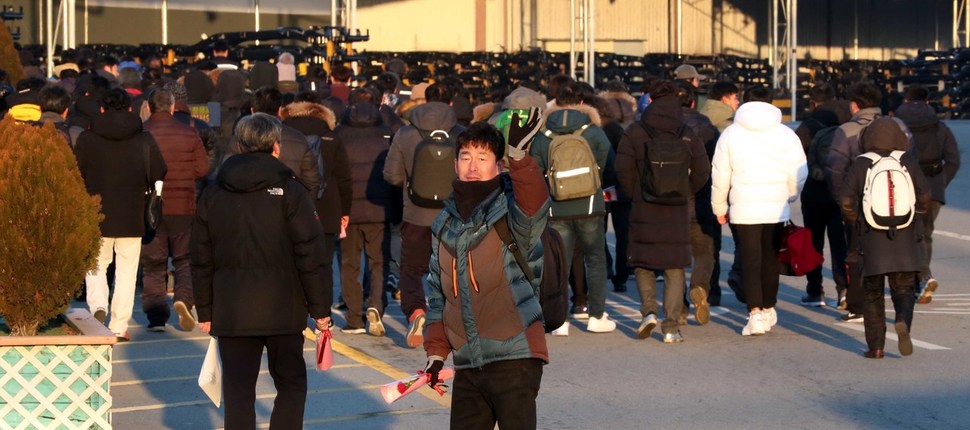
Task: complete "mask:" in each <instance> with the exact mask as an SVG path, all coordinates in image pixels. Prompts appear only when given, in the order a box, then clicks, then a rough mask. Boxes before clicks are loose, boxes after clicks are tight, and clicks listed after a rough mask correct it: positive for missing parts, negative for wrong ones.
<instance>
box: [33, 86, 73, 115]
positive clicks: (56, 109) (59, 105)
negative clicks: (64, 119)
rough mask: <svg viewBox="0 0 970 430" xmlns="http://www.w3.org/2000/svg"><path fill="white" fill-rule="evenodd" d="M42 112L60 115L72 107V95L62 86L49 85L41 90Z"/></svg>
mask: <svg viewBox="0 0 970 430" xmlns="http://www.w3.org/2000/svg"><path fill="white" fill-rule="evenodd" d="M39 95H40V111H41V112H53V113H56V114H58V115H60V114H62V113H64V110H65V109H67V108H69V107H71V94H70V93H68V92H67V90H66V89H64V87H62V86H60V85H48V86H46V87H44V88H42V89H41V90H40V94H39Z"/></svg>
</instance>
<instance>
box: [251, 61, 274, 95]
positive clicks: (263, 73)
mask: <svg viewBox="0 0 970 430" xmlns="http://www.w3.org/2000/svg"><path fill="white" fill-rule="evenodd" d="M279 76H280V75H279V69H277V68H276V66H274V65H272V64H269V63H268V62H266V61H257V62H256V63H255V64H253V68H252V70H250V71H249V88H250V89H251V90H253V91H256V90H257V89H259V88H261V87H267V86H268V87H273V88H276V83H277V82H279V80H280V79H279Z"/></svg>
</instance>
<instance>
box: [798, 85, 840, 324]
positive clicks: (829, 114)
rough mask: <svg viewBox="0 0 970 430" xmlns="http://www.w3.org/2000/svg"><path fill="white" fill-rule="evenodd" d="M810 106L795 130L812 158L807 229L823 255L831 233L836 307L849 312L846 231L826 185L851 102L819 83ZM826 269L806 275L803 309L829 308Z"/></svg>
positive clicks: (804, 212) (804, 202)
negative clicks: (832, 153)
mask: <svg viewBox="0 0 970 430" xmlns="http://www.w3.org/2000/svg"><path fill="white" fill-rule="evenodd" d="M809 97H810V100H809V104H810V105H811V108H812V113H811V114H810V116H809V117H808V119H806V120H805V121H802V123H801V124H800V125H799V126H798V128H797V129H795V135H797V136H798V138H799V140H801V142H802V148H803V149H804V150H805V157H806V158H807V159H808V179H807V180H806V181H805V188H803V189H802V195H801V203H802V205H801V208H802V220H804V222H805V228H807V229H809V230H810V231H811V232H812V245H813V246H814V247H815V250H816V251H818V252H819V253H820V254H821V253H822V252H823V251H824V248H825V237H826V232H828V239H829V261H831V263H832V278H833V279H834V281H835V291H836V296H837V298H836V306H838V307H839V309H845V292H846V288H847V285H848V279H847V278H846V275H845V256H846V247H847V245H846V242H845V228H844V227H843V226H842V212H841V211H840V210H839V205H838V203H836V201H835V197H833V196H832V193H831V191H830V190H829V187H828V185H827V184H826V183H825V172H826V169H827V167H828V164H827V160H828V152H829V150H830V149H831V148H832V139H833V137H834V136H835V131H836V130H838V129H839V126H840V125H842V124H844V123H845V122H846V121H848V120H849V117H850V114H849V106H848V102H846V101H844V100H836V99H835V90H834V89H833V88H832V86H831V85H829V84H826V83H819V84H816V85H815V86H814V87H812V89H811V90H809ZM822 279H823V278H822V266H819V267H817V268H816V269H815V270H812V271H810V272H808V273H807V274H806V281H807V285H806V286H805V293H806V294H805V295H804V296H802V298H801V304H802V306H816V307H822V306H825V305H826V303H825V294H824V291H823V288H822Z"/></svg>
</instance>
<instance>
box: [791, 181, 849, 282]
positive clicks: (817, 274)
mask: <svg viewBox="0 0 970 430" xmlns="http://www.w3.org/2000/svg"><path fill="white" fill-rule="evenodd" d="M802 217H803V218H804V220H805V228H807V229H809V230H811V231H812V245H813V246H814V247H815V250H816V251H818V252H819V254H821V253H822V251H823V250H824V249H825V235H826V231H828V238H829V261H830V262H831V263H832V277H833V278H834V280H835V289H836V292H841V291H843V290H845V289H846V288H847V286H848V285H849V283H848V280H847V279H846V274H845V256H846V252H847V247H848V246H847V245H846V242H845V228H844V227H843V225H842V212H841V211H840V210H839V205H838V204H836V203H835V201H834V200H832V201H828V202H805V203H803V204H802ZM806 278H807V279H808V285H807V286H806V287H805V292H807V293H808V295H810V296H819V295H821V294H822V291H823V289H822V266H819V267H818V268H817V269H815V270H813V271H811V272H808V274H806Z"/></svg>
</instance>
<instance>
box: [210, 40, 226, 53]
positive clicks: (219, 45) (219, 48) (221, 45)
mask: <svg viewBox="0 0 970 430" xmlns="http://www.w3.org/2000/svg"><path fill="white" fill-rule="evenodd" d="M228 51H229V42H226V41H225V40H217V41H215V43H213V44H212V52H213V53H215V52H228Z"/></svg>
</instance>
